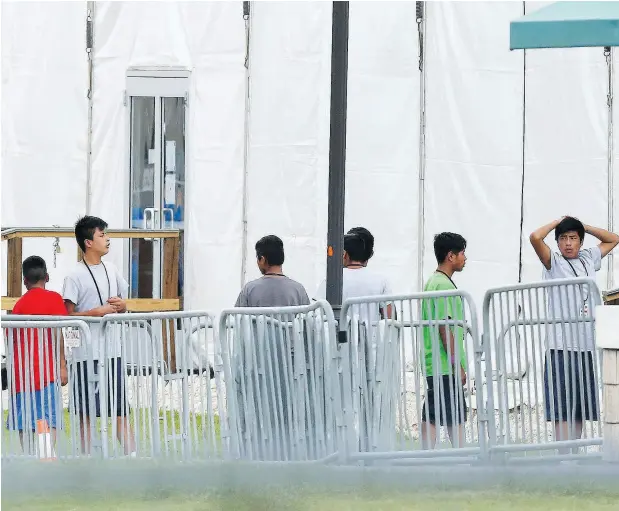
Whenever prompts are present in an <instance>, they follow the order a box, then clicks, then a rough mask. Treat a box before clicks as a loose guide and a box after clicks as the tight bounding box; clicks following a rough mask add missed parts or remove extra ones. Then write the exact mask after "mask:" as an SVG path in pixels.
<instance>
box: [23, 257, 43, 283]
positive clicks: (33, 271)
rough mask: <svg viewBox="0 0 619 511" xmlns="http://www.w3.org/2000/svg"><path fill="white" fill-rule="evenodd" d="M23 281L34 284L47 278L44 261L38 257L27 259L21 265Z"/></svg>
mask: <svg viewBox="0 0 619 511" xmlns="http://www.w3.org/2000/svg"><path fill="white" fill-rule="evenodd" d="M21 268H22V273H23V274H24V280H25V281H26V282H27V283H28V284H36V283H37V282H41V281H42V280H45V278H46V277H47V265H46V264H45V259H43V258H42V257H39V256H30V257H27V258H26V259H25V260H24V262H23V263H22V265H21Z"/></svg>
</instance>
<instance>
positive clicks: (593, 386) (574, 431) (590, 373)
mask: <svg viewBox="0 0 619 511" xmlns="http://www.w3.org/2000/svg"><path fill="white" fill-rule="evenodd" d="M553 229H554V231H555V240H556V242H557V245H558V247H559V252H553V251H551V250H550V247H549V246H548V245H547V244H546V243H545V242H544V239H545V238H546V237H547V236H548V235H549V234H550V232H551V231H552V230H553ZM585 233H587V234H591V235H592V236H594V237H595V238H597V239H598V240H600V243H599V244H598V245H597V246H595V247H593V248H587V249H583V248H582V244H583V241H584V238H585ZM529 240H530V241H531V245H532V246H533V249H534V250H535V253H536V254H537V256H538V257H539V260H540V261H541V263H542V264H543V265H544V270H543V278H544V280H554V279H569V278H583V277H590V278H593V279H595V272H597V271H598V270H599V269H600V268H601V266H602V258H604V257H606V255H608V253H609V252H610V251H611V250H613V249H614V248H615V247H616V246H617V244H618V243H619V236H618V235H616V234H613V233H610V232H608V231H605V230H604V229H599V228H597V227H591V226H589V225H583V223H582V222H581V221H580V220H578V219H576V218H573V217H569V216H565V217H563V218H561V219H559V220H555V221H554V222H550V223H549V224H547V225H544V226H543V227H540V228H539V229H537V230H536V231H535V232H533V233H532V234H531V236H530V237H529ZM586 291H587V288H586V286H577V289H570V290H569V291H568V290H566V289H561V290H559V288H554V289H553V290H552V292H550V293H549V294H548V314H549V316H550V317H552V318H565V319H569V318H573V317H578V316H590V314H591V313H592V311H591V310H590V307H591V304H590V303H589V299H588V298H589V297H588V296H584V295H586ZM574 299H576V302H577V303H573V302H574ZM574 327H576V329H577V338H574V337H573V333H575V332H572V330H573V329H574ZM546 331H547V338H546V344H547V353H546V357H545V361H544V398H545V399H544V400H545V402H546V407H545V408H546V410H545V412H546V420H547V421H548V422H553V423H554V435H555V440H575V439H578V438H580V437H581V435H582V422H583V420H597V418H598V403H597V383H596V377H595V371H594V370H595V364H594V362H593V361H594V358H593V353H592V352H593V350H594V349H595V342H594V334H593V328H592V325H591V323H588V324H584V322H581V323H579V324H576V325H575V324H574V323H563V324H555V325H548V326H547V329H546ZM549 380H550V381H549ZM551 387H552V389H551ZM551 390H552V391H551ZM583 399H584V402H583ZM561 452H562V453H565V452H567V451H566V450H561Z"/></svg>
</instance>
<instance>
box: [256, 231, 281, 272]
mask: <svg viewBox="0 0 619 511" xmlns="http://www.w3.org/2000/svg"><path fill="white" fill-rule="evenodd" d="M263 256H264V258H265V259H266V262H267V263H268V264H269V265H270V266H281V265H282V264H284V242H283V241H282V240H281V239H280V238H278V237H277V236H275V235H273V234H270V235H268V236H265V237H264V238H260V239H259V240H258V241H257V242H256V257H257V258H258V259H260V258H261V257H263Z"/></svg>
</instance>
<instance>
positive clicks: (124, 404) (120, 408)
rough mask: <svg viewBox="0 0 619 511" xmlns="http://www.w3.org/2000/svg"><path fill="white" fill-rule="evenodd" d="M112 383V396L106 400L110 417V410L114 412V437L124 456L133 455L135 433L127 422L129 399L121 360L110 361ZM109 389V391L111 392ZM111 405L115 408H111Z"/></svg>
mask: <svg viewBox="0 0 619 511" xmlns="http://www.w3.org/2000/svg"><path fill="white" fill-rule="evenodd" d="M111 362H112V363H111V367H112V372H113V374H112V381H113V385H112V386H111V389H113V392H114V394H115V395H114V394H110V396H109V399H108V410H110V415H111V414H112V410H116V413H115V415H116V426H117V427H116V437H117V438H118V442H119V443H120V445H121V446H122V447H123V451H124V454H125V455H130V454H133V453H135V451H136V448H135V432H134V431H133V427H132V426H131V423H130V422H129V397H128V396H127V385H126V382H125V367H124V364H123V363H122V360H121V358H120V357H119V358H116V359H112V360H111ZM111 389H110V390H111ZM112 403H114V404H115V406H112Z"/></svg>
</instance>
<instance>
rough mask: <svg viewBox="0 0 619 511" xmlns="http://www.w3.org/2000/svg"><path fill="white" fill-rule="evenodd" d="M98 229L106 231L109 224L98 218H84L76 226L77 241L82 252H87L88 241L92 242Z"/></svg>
mask: <svg viewBox="0 0 619 511" xmlns="http://www.w3.org/2000/svg"><path fill="white" fill-rule="evenodd" d="M97 229H99V230H101V231H105V230H106V229H107V223H106V222H104V221H103V220H101V219H100V218H98V217H96V216H83V217H82V218H80V219H79V220H78V221H77V223H76V224H75V240H76V241H77V244H78V245H79V246H80V248H81V249H82V252H86V240H90V241H92V240H93V238H94V236H95V231H96V230H97Z"/></svg>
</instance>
